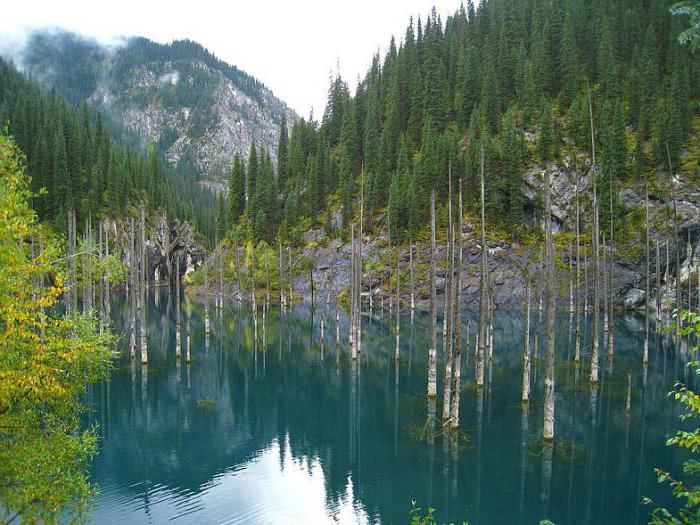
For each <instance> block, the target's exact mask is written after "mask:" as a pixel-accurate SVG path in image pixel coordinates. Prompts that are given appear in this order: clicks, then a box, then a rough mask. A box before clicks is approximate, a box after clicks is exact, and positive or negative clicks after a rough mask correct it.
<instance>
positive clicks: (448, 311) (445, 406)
mask: <svg viewBox="0 0 700 525" xmlns="http://www.w3.org/2000/svg"><path fill="white" fill-rule="evenodd" d="M447 181H448V182H447V187H448V191H447V232H446V233H447V239H446V244H447V250H446V251H447V254H446V255H447V257H446V259H445V310H444V312H445V313H444V322H443V332H444V333H443V348H444V350H445V387H444V390H445V392H444V397H443V403H442V420H443V421H447V420H448V419H449V418H450V402H451V396H452V330H453V328H452V327H453V324H452V317H453V315H454V309H453V307H452V286H453V282H454V256H453V255H454V250H453V247H452V238H453V237H454V225H453V224H452V165H451V164H450V167H449V171H448V176H447Z"/></svg>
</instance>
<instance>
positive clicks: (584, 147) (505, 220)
mask: <svg viewBox="0 0 700 525" xmlns="http://www.w3.org/2000/svg"><path fill="white" fill-rule="evenodd" d="M470 13H471V14H470ZM672 20H673V18H672V17H671V15H670V13H669V12H668V11H667V10H666V9H665V8H660V7H659V3H658V2H632V3H630V2H626V1H625V0H611V1H609V2H598V3H593V4H591V5H588V4H586V6H585V7H584V6H583V5H579V3H578V2H574V3H568V4H566V6H565V7H562V6H561V5H559V3H557V2H554V3H553V2H550V1H549V0H513V1H512V2H509V4H508V9H504V8H503V5H502V2H499V1H497V0H486V1H483V2H480V3H479V5H478V7H477V8H474V7H471V8H470V7H469V6H467V8H466V9H459V10H458V11H457V12H455V13H454V14H453V15H452V16H450V17H449V18H448V19H447V21H446V22H445V23H443V21H442V20H441V19H440V18H439V17H437V15H436V14H435V13H431V15H430V16H429V17H428V19H427V20H424V21H423V22H424V23H421V24H420V25H417V24H416V25H414V24H413V23H412V22H411V24H409V27H407V29H406V33H405V38H404V39H403V42H401V43H400V44H398V45H397V44H396V42H395V41H394V40H392V41H391V42H390V44H389V46H388V49H387V52H386V54H385V55H384V56H383V57H382V56H379V55H375V56H374V57H373V60H372V65H371V67H370V68H369V70H368V71H367V74H366V75H365V77H364V78H363V79H361V81H360V83H359V85H358V88H357V91H356V93H355V94H354V96H350V94H349V92H348V89H347V86H346V85H345V82H344V81H343V80H342V79H341V78H340V77H338V76H335V77H334V78H332V79H331V82H330V88H329V91H328V103H327V106H326V110H325V112H324V114H323V119H322V120H321V122H320V123H319V122H316V121H314V120H313V118H310V119H309V120H305V119H302V120H300V121H298V122H296V123H294V125H293V126H292V129H291V133H290V135H289V138H288V143H287V139H286V137H280V145H281V146H282V151H284V150H285V147H286V146H288V162H286V160H284V161H282V162H281V165H282V166H283V167H284V169H283V171H284V173H283V174H281V175H278V177H276V178H275V177H272V180H268V182H266V183H265V184H264V185H263V186H264V188H261V190H263V191H262V193H261V194H264V195H266V196H265V198H263V199H262V200H261V201H258V200H257V199H255V198H253V199H249V200H248V203H247V209H246V210H245V213H242V214H241V215H239V222H246V223H247V224H248V225H249V233H250V235H251V236H253V237H255V238H256V239H267V240H268V241H269V240H271V239H273V238H274V237H275V236H279V237H280V238H282V239H285V241H287V240H289V241H292V239H295V240H298V239H299V235H298V233H299V232H300V231H302V232H303V228H302V227H301V225H302V224H306V221H307V219H308V224H310V225H319V224H321V223H322V222H323V216H324V214H325V213H326V212H327V211H328V210H329V209H330V208H329V202H330V197H331V196H336V197H337V199H338V200H339V202H340V211H341V221H339V222H340V223H341V224H339V225H334V226H333V228H331V229H334V228H335V227H337V226H342V227H343V228H344V229H347V226H348V224H349V222H351V221H356V220H357V219H358V218H359V213H360V206H359V201H360V199H361V195H363V196H364V209H363V213H364V215H365V217H368V216H369V217H368V222H369V223H370V224H374V223H375V222H374V221H373V220H372V219H376V218H378V217H380V216H381V214H382V213H383V211H384V210H386V211H387V213H388V217H387V218H386V219H387V221H386V224H388V228H389V230H390V238H391V242H392V243H399V244H400V243H404V242H405V241H406V240H407V239H408V238H411V237H413V238H415V236H416V235H417V233H418V232H419V231H420V230H421V229H422V228H423V227H424V225H425V224H426V222H427V220H428V212H429V210H428V207H429V199H430V193H431V190H433V189H434V190H436V195H437V200H438V205H439V206H441V205H443V204H444V203H445V201H446V198H447V193H448V192H447V179H448V176H447V175H448V170H449V166H452V181H453V190H454V191H455V194H456V191H457V189H458V187H459V183H460V182H461V183H462V188H463V193H464V195H463V197H464V204H465V211H466V212H477V211H478V207H479V190H480V188H479V178H480V168H481V158H480V157H481V155H480V152H481V146H482V145H483V147H484V152H485V159H484V160H485V166H484V167H485V170H484V171H485V186H486V188H485V189H486V206H487V209H486V214H487V219H488V221H489V224H490V225H495V226H498V227H502V228H503V229H504V230H506V231H507V232H508V233H509V235H511V236H512V235H513V234H515V235H517V236H519V237H522V236H524V235H527V234H528V232H527V229H528V228H532V227H534V225H535V224H536V223H537V221H525V220H524V219H525V218H527V217H529V216H531V215H532V213H533V212H535V213H537V209H534V210H533V209H532V208H533V206H534V208H538V207H540V204H539V203H538V202H537V199H536V202H533V203H527V205H528V206H527V209H525V206H524V204H525V203H524V197H523V180H522V175H523V172H524V171H525V170H526V169H527V167H528V166H531V165H533V164H539V165H542V164H546V163H553V162H555V163H558V164H560V163H561V161H562V159H561V158H560V157H561V153H562V150H564V151H565V152H566V154H567V155H569V154H573V155H577V154H578V155H579V157H580V156H581V152H587V153H588V154H589V155H590V153H591V152H590V149H591V140H590V119H589V111H588V90H587V88H586V86H587V85H590V86H591V95H592V97H591V98H592V102H593V112H594V121H595V122H596V130H595V131H596V135H597V137H596V145H597V153H598V156H599V157H598V158H599V162H598V164H599V166H600V167H601V169H600V170H599V176H600V181H599V182H600V184H601V186H600V187H601V199H602V200H601V202H602V203H603V204H604V206H601V213H602V217H601V221H602V224H603V226H604V227H605V228H608V227H609V223H610V218H611V217H610V206H609V204H610V199H609V197H610V196H611V195H612V197H613V199H612V200H613V203H612V204H613V209H612V217H613V218H614V219H616V220H618V221H619V222H622V221H624V216H625V214H626V213H627V212H628V210H624V209H622V208H621V207H620V206H619V204H618V202H617V198H616V194H617V193H616V189H618V188H619V187H620V184H622V183H623V182H624V183H627V182H630V181H637V182H640V181H643V180H645V178H646V176H647V174H648V171H649V170H650V169H651V168H652V167H656V166H659V165H665V164H667V160H666V157H667V155H666V147H667V146H668V150H669V154H670V157H671V161H672V164H673V166H674V171H678V169H679V167H681V168H683V166H685V165H683V166H681V165H680V160H681V152H682V151H683V149H684V147H685V146H686V144H687V141H688V137H689V136H691V135H692V125H691V124H692V118H693V110H692V109H691V108H692V106H691V104H690V102H691V101H692V100H693V99H694V98H695V97H698V96H700V84H698V83H693V82H691V79H694V78H697V74H698V71H699V70H698V68H699V65H698V63H697V61H692V60H690V59H689V58H688V56H687V53H683V52H682V51H680V50H678V49H677V48H676V47H675V46H674V42H673V40H672V39H669V38H668V36H669V35H670V31H671V29H672ZM581 35H585V37H583V36H581ZM635 35H636V37H635ZM524 130H536V131H538V132H539V133H538V134H537V140H536V141H534V142H533V141H526V140H524ZM565 139H566V147H564V140H565ZM257 153H258V155H260V152H259V151H258V152H257ZM282 158H285V159H286V156H285V155H283V156H282ZM579 160H581V159H579ZM579 165H580V164H579ZM683 169H685V168H683ZM249 171H250V170H249ZM275 179H276V181H275ZM360 181H362V183H360ZM248 184H249V188H248V190H249V196H250V195H254V194H255V193H256V192H257V191H258V190H257V184H256V185H255V186H252V185H251V178H250V177H249V180H248ZM251 188H253V189H251ZM270 188H272V189H273V191H272V192H270V191H269V189H270ZM260 210H262V211H260ZM240 217H243V218H240ZM233 226H234V225H233V224H231V225H229V227H230V228H231V227H233Z"/></svg>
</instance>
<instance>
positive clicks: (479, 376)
mask: <svg viewBox="0 0 700 525" xmlns="http://www.w3.org/2000/svg"><path fill="white" fill-rule="evenodd" d="M480 173H481V276H480V290H479V327H478V334H477V338H478V341H477V345H476V386H477V388H482V387H483V386H484V342H485V339H486V211H485V209H486V206H485V198H484V143H483V142H482V143H481V170H480Z"/></svg>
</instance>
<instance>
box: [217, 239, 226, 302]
mask: <svg viewBox="0 0 700 525" xmlns="http://www.w3.org/2000/svg"><path fill="white" fill-rule="evenodd" d="M225 256H226V250H225V248H224V244H223V243H222V244H221V251H220V252H219V309H221V308H223V307H224V258H225Z"/></svg>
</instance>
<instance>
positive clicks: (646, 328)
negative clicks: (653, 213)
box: [642, 186, 651, 364]
mask: <svg viewBox="0 0 700 525" xmlns="http://www.w3.org/2000/svg"><path fill="white" fill-rule="evenodd" d="M644 229H645V232H644V242H645V245H646V258H647V261H646V263H647V264H646V291H645V294H644V354H643V356H642V362H643V363H644V364H647V363H648V362H649V294H650V293H651V281H650V279H649V265H650V261H649V188H648V186H644Z"/></svg>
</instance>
